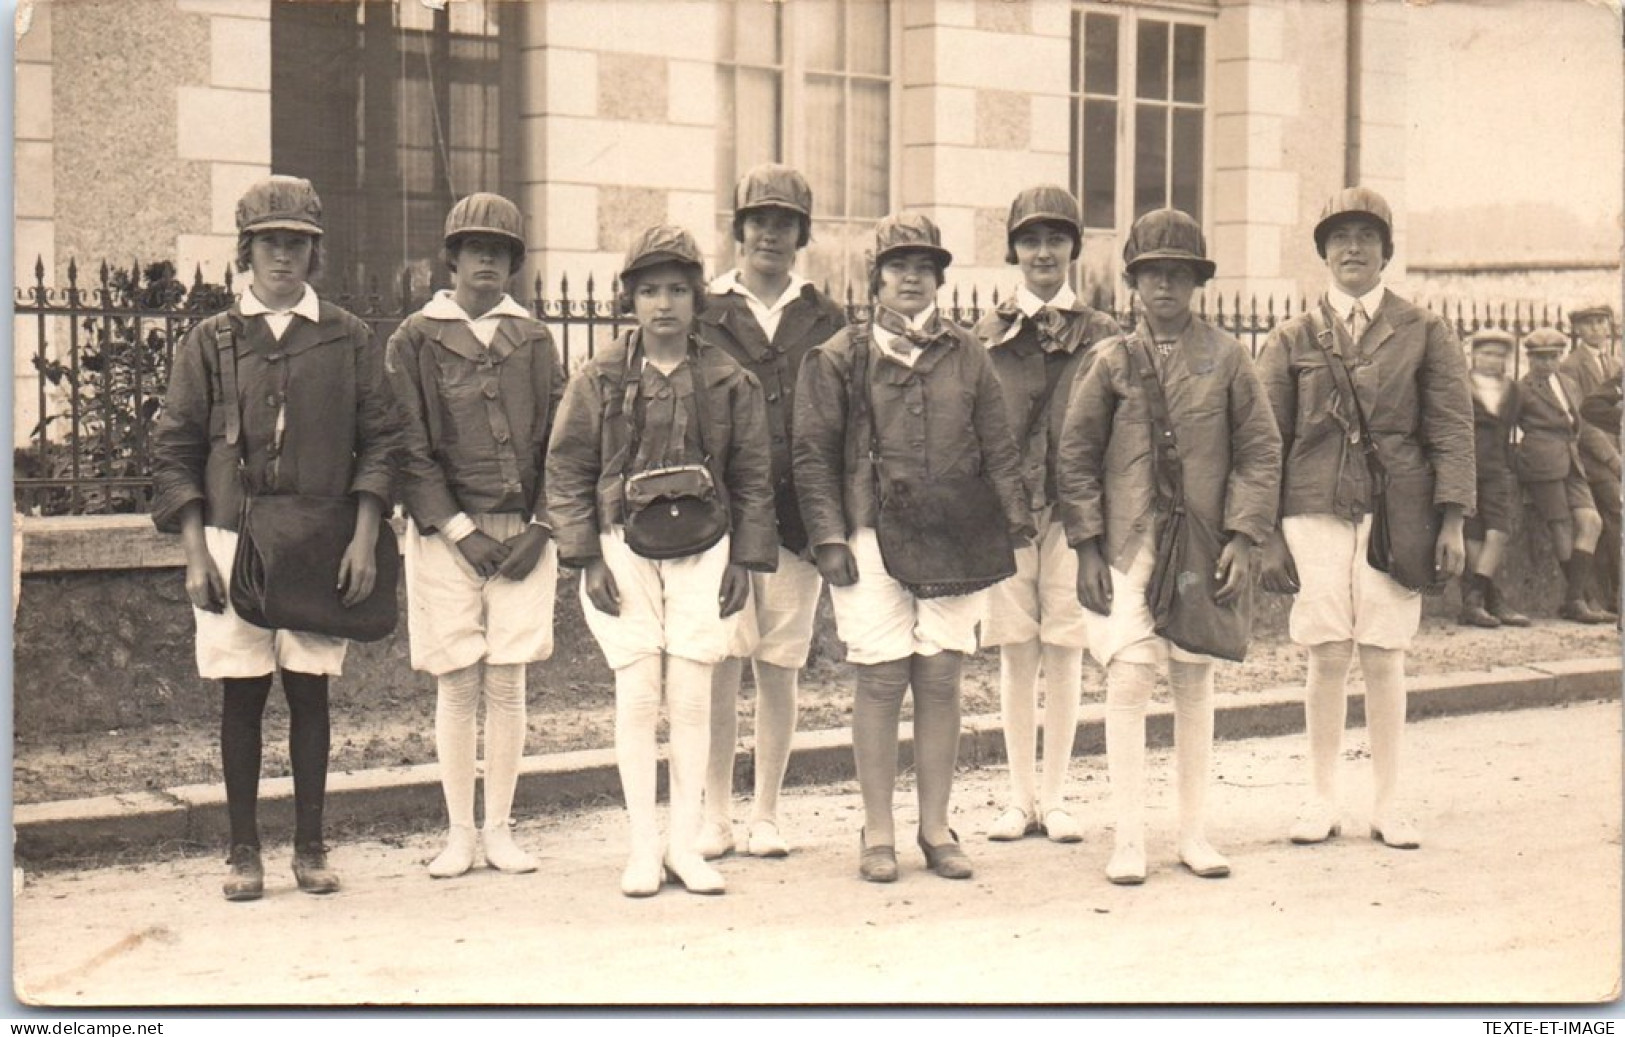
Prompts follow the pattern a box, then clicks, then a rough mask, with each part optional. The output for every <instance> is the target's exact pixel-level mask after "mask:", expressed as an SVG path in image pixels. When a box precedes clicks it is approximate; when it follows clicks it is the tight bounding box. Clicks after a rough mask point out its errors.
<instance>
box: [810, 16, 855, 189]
mask: <svg viewBox="0 0 1625 1037" xmlns="http://www.w3.org/2000/svg"><path fill="white" fill-rule="evenodd" d="M813 6H823V5H821V4H815V5H813ZM841 84H842V80H841V79H839V78H836V77H832V76H808V77H807V92H806V98H807V108H806V111H805V112H803V113H802V117H803V118H804V119H805V120H806V121H805V129H806V148H805V152H804V155H805V157H804V159H803V162H804V168H803V172H805V173H806V174H807V182H808V184H809V185H810V186H811V187H812V190H813V197H814V198H815V199H816V200H817V206H818V211H819V212H821V213H825V214H826V215H828V216H831V217H841V216H845V215H846V134H845V133H843V132H842V127H844V126H845V125H846V104H845V99H844V98H843V97H842V90H841Z"/></svg>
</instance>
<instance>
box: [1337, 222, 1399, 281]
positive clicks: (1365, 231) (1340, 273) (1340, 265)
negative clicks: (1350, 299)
mask: <svg viewBox="0 0 1625 1037" xmlns="http://www.w3.org/2000/svg"><path fill="white" fill-rule="evenodd" d="M1386 265H1388V261H1387V260H1385V259H1383V258H1382V231H1380V230H1378V229H1377V228H1376V226H1375V225H1373V224H1372V223H1371V222H1370V221H1369V220H1364V219H1349V220H1344V221H1342V222H1341V223H1339V224H1337V225H1335V226H1334V227H1332V229H1331V232H1330V233H1328V234H1327V235H1326V268H1327V269H1328V270H1330V271H1331V272H1332V281H1333V282H1334V283H1335V284H1336V285H1337V287H1339V288H1341V289H1342V290H1343V291H1345V292H1347V293H1348V294H1350V295H1352V296H1354V297H1356V298H1358V297H1360V296H1362V295H1365V294H1366V293H1367V292H1369V291H1371V290H1372V289H1373V288H1375V287H1377V285H1378V284H1379V283H1381V281H1382V268H1383V267H1384V266H1386Z"/></svg>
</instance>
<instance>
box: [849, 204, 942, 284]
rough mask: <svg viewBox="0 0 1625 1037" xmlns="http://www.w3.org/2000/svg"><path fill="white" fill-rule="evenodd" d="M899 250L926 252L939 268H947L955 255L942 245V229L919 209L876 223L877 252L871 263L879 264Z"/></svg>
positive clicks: (875, 265)
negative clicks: (918, 210) (918, 211)
mask: <svg viewBox="0 0 1625 1037" xmlns="http://www.w3.org/2000/svg"><path fill="white" fill-rule="evenodd" d="M899 252H924V253H925V254H927V255H929V256H930V257H931V258H932V260H933V261H935V262H936V264H937V268H938V269H939V270H946V269H948V264H950V263H952V262H953V261H954V254H953V253H952V252H949V251H948V250H947V249H945V248H943V247H942V231H940V230H938V229H937V225H936V224H935V223H932V222H931V218H930V217H929V216H926V215H924V214H923V213H917V212H899V213H893V214H892V215H890V216H887V217H886V218H885V219H883V220H881V221H880V222H879V223H877V224H875V251H874V257H873V258H872V259H871V260H870V265H871V267H872V268H874V269H879V267H880V265H881V264H882V263H884V262H886V260H888V259H890V258H891V257H892V256H894V255H896V254H897V253H899Z"/></svg>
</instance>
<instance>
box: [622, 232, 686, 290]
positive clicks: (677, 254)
mask: <svg viewBox="0 0 1625 1037" xmlns="http://www.w3.org/2000/svg"><path fill="white" fill-rule="evenodd" d="M661 263H680V264H682V265H684V266H691V267H694V268H695V269H697V270H704V269H705V260H704V259H702V258H701V257H700V246H699V245H698V244H697V243H696V242H695V241H694V235H692V234H690V233H689V232H688V231H686V230H684V229H683V228H681V227H678V226H674V225H673V224H670V223H660V224H656V225H655V226H653V227H650V228H649V229H648V230H645V231H644V232H643V233H641V234H639V235H638V236H637V237H635V238H633V239H632V246H631V247H630V248H628V249H627V250H626V263H625V264H624V265H623V266H622V267H621V281H622V283H623V284H624V283H625V281H626V275H627V274H630V273H633V272H634V271H637V270H643V269H646V268H647V267H651V266H659V265H660V264H661Z"/></svg>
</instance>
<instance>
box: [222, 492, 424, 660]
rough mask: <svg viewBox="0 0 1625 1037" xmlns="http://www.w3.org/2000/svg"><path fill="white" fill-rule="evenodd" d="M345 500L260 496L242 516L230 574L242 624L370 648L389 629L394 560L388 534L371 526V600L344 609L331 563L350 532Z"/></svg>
mask: <svg viewBox="0 0 1625 1037" xmlns="http://www.w3.org/2000/svg"><path fill="white" fill-rule="evenodd" d="M356 509H357V504H356V501H355V499H354V498H353V497H309V496H303V495H299V494H262V495H260V496H256V497H251V498H250V499H249V501H248V504H247V506H246V507H245V508H244V510H243V522H242V528H241V530H239V532H238V536H237V557H236V558H235V559H234V560H233V562H232V567H231V607H232V608H233V609H235V610H236V611H237V614H238V615H239V616H241V617H242V618H243V620H244V621H246V622H248V623H252V624H253V625H254V626H257V627H265V628H267V629H270V630H297V631H300V632H302V633H307V634H325V635H327V636H329V637H343V638H348V639H349V640H351V641H378V640H382V639H383V638H385V637H388V636H389V635H390V634H391V633H392V632H393V631H394V630H395V622H396V617H397V616H398V614H399V608H398V602H397V598H396V588H397V586H398V584H399V582H400V567H401V553H400V548H399V546H398V545H397V544H396V541H395V531H394V529H393V528H392V527H391V526H390V524H389V523H388V522H382V521H381V522H379V524H378V541H377V543H376V545H375V546H374V547H373V564H374V566H375V567H376V569H377V578H376V580H375V581H374V583H373V587H372V593H371V594H369V595H368V596H367V597H366V598H365V599H363V600H362V601H359V602H357V603H356V604H355V605H353V606H346V605H345V604H344V600H343V593H342V592H341V591H340V590H339V589H338V586H337V577H338V572H339V564H340V563H341V562H342V561H343V559H344V552H345V550H346V549H347V548H348V547H349V546H350V539H351V537H352V535H353V534H354V532H355V520H356Z"/></svg>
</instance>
